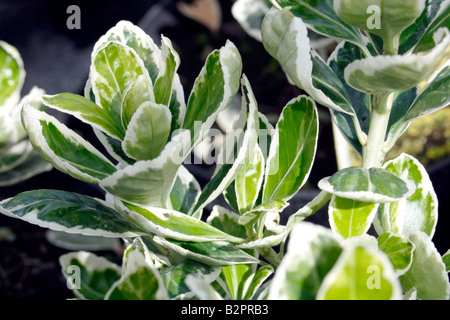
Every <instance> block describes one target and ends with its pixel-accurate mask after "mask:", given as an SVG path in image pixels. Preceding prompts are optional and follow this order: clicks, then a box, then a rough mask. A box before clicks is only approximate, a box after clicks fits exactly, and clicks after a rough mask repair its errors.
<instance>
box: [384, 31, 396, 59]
mask: <svg viewBox="0 0 450 320" xmlns="http://www.w3.org/2000/svg"><path fill="white" fill-rule="evenodd" d="M390 40H391V41H386V40H385V41H384V47H383V54H385V55H390V56H394V55H396V54H398V48H399V46H400V34H398V35H396V36H394V37H392V39H390Z"/></svg>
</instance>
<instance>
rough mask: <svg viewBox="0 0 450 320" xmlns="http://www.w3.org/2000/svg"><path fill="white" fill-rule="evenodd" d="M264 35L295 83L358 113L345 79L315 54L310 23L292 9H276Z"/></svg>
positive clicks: (268, 47)
mask: <svg viewBox="0 0 450 320" xmlns="http://www.w3.org/2000/svg"><path fill="white" fill-rule="evenodd" d="M262 35H263V44H264V48H265V49H266V51H267V52H268V53H269V54H270V55H271V56H272V57H274V58H275V59H276V60H278V62H279V63H280V64H281V65H282V66H283V67H284V69H285V70H286V72H287V74H288V76H289V78H290V80H291V81H292V82H293V83H294V84H295V85H297V86H298V87H299V88H301V89H303V90H304V91H306V92H307V93H308V94H309V95H310V96H311V97H312V98H313V99H314V100H315V101H316V102H317V103H319V104H321V105H323V106H326V107H328V108H330V109H333V110H336V111H339V112H343V113H348V114H353V113H354V111H353V108H352V106H351V104H349V98H348V96H347V93H346V92H345V89H344V87H343V84H342V82H341V81H340V80H339V79H338V78H337V76H336V75H335V74H334V72H333V71H332V70H331V69H330V68H329V67H328V66H327V65H326V63H325V62H323V61H322V59H321V58H320V57H319V56H318V54H317V53H315V52H312V53H311V47H310V46H309V38H308V31H307V28H306V25H305V24H304V23H303V21H302V20H301V19H299V18H296V17H295V16H294V15H293V14H292V13H291V12H290V10H289V8H285V9H283V10H278V9H275V8H272V9H271V10H270V11H269V12H268V13H267V15H266V17H265V18H264V21H263V25H262Z"/></svg>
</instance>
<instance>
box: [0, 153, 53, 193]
mask: <svg viewBox="0 0 450 320" xmlns="http://www.w3.org/2000/svg"><path fill="white" fill-rule="evenodd" d="M51 169H53V167H52V165H51V164H50V163H48V162H47V161H46V160H44V159H43V158H42V157H41V155H40V154H38V153H37V152H34V151H33V152H32V153H31V154H29V155H28V157H27V158H26V159H25V161H24V162H22V163H21V164H19V165H18V166H15V167H14V168H11V169H10V170H8V171H5V172H2V173H0V186H2V187H4V186H11V185H14V184H16V183H19V182H21V181H25V180H27V179H29V178H31V177H34V176H35V175H38V174H41V173H43V172H46V171H50V170H51Z"/></svg>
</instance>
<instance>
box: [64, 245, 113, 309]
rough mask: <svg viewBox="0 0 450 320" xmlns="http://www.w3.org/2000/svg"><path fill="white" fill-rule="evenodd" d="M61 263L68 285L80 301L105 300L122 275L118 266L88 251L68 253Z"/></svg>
mask: <svg viewBox="0 0 450 320" xmlns="http://www.w3.org/2000/svg"><path fill="white" fill-rule="evenodd" d="M59 263H60V265H61V269H62V270H61V271H62V273H63V275H64V277H65V278H66V281H67V283H68V284H69V283H70V285H71V286H72V288H73V289H72V291H73V293H74V294H75V296H76V297H78V298H80V299H87V300H103V299H104V298H105V295H106V293H107V292H108V290H109V289H110V288H111V286H112V285H113V284H114V283H115V282H116V281H117V280H119V279H120V275H121V268H120V267H119V266H118V265H116V264H114V263H112V262H110V261H108V260H107V259H105V258H103V257H99V256H96V255H95V254H93V253H90V252H86V251H78V252H70V253H66V254H64V255H62V256H61V257H60V258H59ZM77 277H79V278H78V279H79V281H80V282H79V283H77V280H76V279H77ZM77 286H78V287H77Z"/></svg>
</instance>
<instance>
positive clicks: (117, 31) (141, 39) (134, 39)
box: [92, 21, 161, 83]
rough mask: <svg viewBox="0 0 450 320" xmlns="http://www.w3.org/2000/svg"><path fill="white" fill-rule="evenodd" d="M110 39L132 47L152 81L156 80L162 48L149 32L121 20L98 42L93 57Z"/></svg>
mask: <svg viewBox="0 0 450 320" xmlns="http://www.w3.org/2000/svg"><path fill="white" fill-rule="evenodd" d="M110 41H115V42H119V43H121V44H122V45H124V46H127V47H130V48H132V49H133V50H134V51H135V52H136V53H137V55H138V56H139V58H140V59H142V61H143V63H144V65H145V68H146V69H147V70H148V73H149V75H150V78H151V79H152V83H154V82H155V81H156V77H157V75H158V73H159V63H160V56H161V50H160V49H159V48H158V46H157V45H156V44H155V43H154V42H153V40H152V38H151V37H150V36H149V35H148V34H146V33H145V32H144V31H143V30H142V29H141V28H139V27H138V26H136V25H134V24H133V23H131V22H129V21H119V22H118V23H117V24H116V25H115V26H114V27H113V28H111V29H109V30H108V32H107V33H106V34H105V35H103V36H102V37H100V39H99V40H98V41H97V42H96V44H95V45H94V49H93V51H92V56H93V58H94V57H95V54H96V53H97V52H98V51H99V50H100V49H101V47H102V46H104V45H105V44H106V43H108V42H110Z"/></svg>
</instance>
